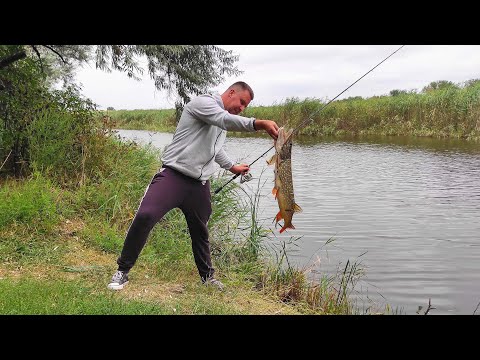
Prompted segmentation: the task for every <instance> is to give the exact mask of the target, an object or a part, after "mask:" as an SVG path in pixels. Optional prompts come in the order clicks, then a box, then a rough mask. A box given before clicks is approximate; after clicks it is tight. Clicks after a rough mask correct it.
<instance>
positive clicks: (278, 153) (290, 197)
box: [267, 126, 302, 234]
mask: <svg viewBox="0 0 480 360" xmlns="http://www.w3.org/2000/svg"><path fill="white" fill-rule="evenodd" d="M292 146H293V129H290V130H286V129H285V128H284V127H283V126H282V127H280V128H279V129H278V137H277V139H276V140H275V142H274V147H275V155H273V156H272V158H271V159H269V160H267V164H268V165H273V164H275V169H274V174H275V180H274V181H275V185H274V186H273V189H272V194H273V195H274V196H275V199H276V200H277V202H278V207H279V212H278V213H277V215H276V216H275V219H274V221H275V226H277V224H278V222H279V221H280V220H282V219H283V220H284V223H283V226H282V228H281V229H280V234H281V233H283V232H284V231H285V230H286V229H295V226H294V225H293V224H292V218H293V214H294V213H296V212H301V211H302V208H301V207H300V206H299V205H297V204H296V203H295V197H294V193H293V178H292Z"/></svg>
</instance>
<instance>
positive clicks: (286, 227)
mask: <svg viewBox="0 0 480 360" xmlns="http://www.w3.org/2000/svg"><path fill="white" fill-rule="evenodd" d="M287 229H295V226H293V224H290V226H284V227H282V228H281V229H280V234H281V233H282V232H284V231H285V230H287Z"/></svg>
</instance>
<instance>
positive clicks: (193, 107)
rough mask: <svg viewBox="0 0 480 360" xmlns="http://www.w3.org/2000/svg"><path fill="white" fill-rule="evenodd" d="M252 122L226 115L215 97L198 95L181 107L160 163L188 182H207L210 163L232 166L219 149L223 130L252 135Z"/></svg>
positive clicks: (212, 164) (218, 97)
mask: <svg viewBox="0 0 480 360" xmlns="http://www.w3.org/2000/svg"><path fill="white" fill-rule="evenodd" d="M254 120H255V118H247V117H244V116H239V115H233V114H230V113H229V112H228V111H227V110H225V107H224V106H223V101H222V98H221V96H220V94H219V93H214V94H213V95H209V94H206V95H200V96H198V97H196V98H194V99H193V100H192V101H190V102H189V103H188V104H186V105H185V107H184V109H183V112H182V116H181V117H180V120H179V122H178V125H177V129H176V130H175V133H174V135H173V140H172V142H171V143H170V144H169V145H168V147H167V149H166V150H165V151H164V153H163V155H162V162H163V164H164V165H166V166H168V167H171V168H173V169H175V170H177V171H179V172H181V173H183V174H185V175H187V176H189V177H191V178H194V179H197V180H202V181H203V180H208V179H209V178H210V176H212V174H213V173H214V172H215V166H214V163H213V160H215V162H217V163H218V164H219V165H220V167H221V168H223V169H230V168H231V167H232V166H233V165H235V162H234V161H232V160H231V159H230V158H229V157H228V155H227V154H226V153H225V151H224V150H223V148H222V147H223V144H224V142H225V138H226V136H227V130H232V131H250V132H253V131H255V128H254V127H253V122H254Z"/></svg>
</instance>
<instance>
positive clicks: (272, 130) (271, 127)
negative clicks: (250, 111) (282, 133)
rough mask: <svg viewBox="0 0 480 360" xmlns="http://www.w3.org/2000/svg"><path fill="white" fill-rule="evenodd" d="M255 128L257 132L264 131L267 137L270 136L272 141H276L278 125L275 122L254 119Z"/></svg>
mask: <svg viewBox="0 0 480 360" xmlns="http://www.w3.org/2000/svg"><path fill="white" fill-rule="evenodd" d="M255 127H256V128H257V130H260V129H261V130H265V131H266V133H267V134H268V135H270V136H271V137H272V138H273V139H274V140H277V137H278V125H277V123H276V122H275V121H272V120H260V119H256V120H255Z"/></svg>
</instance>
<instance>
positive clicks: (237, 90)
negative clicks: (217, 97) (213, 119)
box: [222, 81, 253, 115]
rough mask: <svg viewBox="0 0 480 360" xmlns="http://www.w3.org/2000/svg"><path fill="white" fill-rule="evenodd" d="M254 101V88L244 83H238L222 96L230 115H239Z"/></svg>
mask: <svg viewBox="0 0 480 360" xmlns="http://www.w3.org/2000/svg"><path fill="white" fill-rule="evenodd" d="M252 100H253V90H252V88H251V87H250V86H249V85H248V84H247V83H245V82H243V81H237V82H236V83H234V84H232V85H230V86H229V88H228V89H227V90H225V92H224V93H223V94H222V101H223V106H224V107H225V110H227V111H228V112H229V113H230V114H234V115H238V114H239V113H241V112H242V111H243V110H244V109H245V108H246V107H247V106H248V104H249V103H250V101H252Z"/></svg>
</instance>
